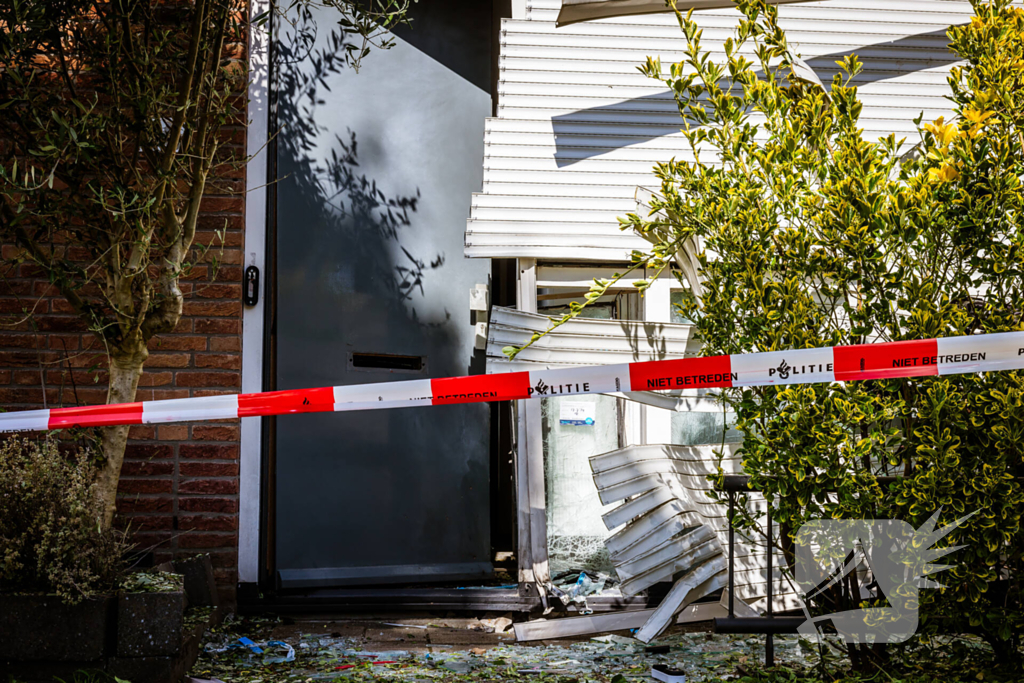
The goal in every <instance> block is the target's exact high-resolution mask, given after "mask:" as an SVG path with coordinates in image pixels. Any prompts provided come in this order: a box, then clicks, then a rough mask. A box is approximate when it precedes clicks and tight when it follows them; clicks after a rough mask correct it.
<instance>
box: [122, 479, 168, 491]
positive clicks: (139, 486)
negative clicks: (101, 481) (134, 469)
mask: <svg viewBox="0 0 1024 683" xmlns="http://www.w3.org/2000/svg"><path fill="white" fill-rule="evenodd" d="M117 491H118V493H170V492H171V480H170V479H125V478H123V477H122V478H121V481H120V482H119V483H118V486H117Z"/></svg>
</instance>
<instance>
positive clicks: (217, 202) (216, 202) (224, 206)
mask: <svg viewBox="0 0 1024 683" xmlns="http://www.w3.org/2000/svg"><path fill="white" fill-rule="evenodd" d="M244 208H245V200H244V199H243V198H242V197H203V201H202V202H201V203H200V204H199V211H201V212H202V213H213V212H215V211H219V212H225V213H226V212H230V211H236V212H240V211H242V210H243V209H244Z"/></svg>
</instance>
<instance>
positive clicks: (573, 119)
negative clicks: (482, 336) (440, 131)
mask: <svg viewBox="0 0 1024 683" xmlns="http://www.w3.org/2000/svg"><path fill="white" fill-rule="evenodd" d="M559 7H560V2H559V0H529V2H528V7H527V19H526V20H505V21H504V22H503V23H502V33H501V55H500V62H501V73H500V79H499V84H498V112H497V117H495V118H492V119H490V120H488V122H487V127H486V133H485V135H486V138H485V158H484V161H483V164H484V183H483V187H482V191H481V192H480V193H478V194H476V195H474V197H473V204H472V214H471V218H470V220H469V221H468V223H467V227H466V253H467V255H469V256H494V257H502V256H504V257H533V258H541V259H559V260H579V261H622V260H623V259H624V258H626V254H627V253H628V252H629V251H630V250H632V249H638V248H639V249H642V248H644V246H645V245H646V243H645V242H644V241H643V240H641V239H640V238H638V237H636V236H635V235H633V234H631V233H629V232H623V231H622V230H620V229H619V223H618V220H617V218H618V217H620V216H624V215H625V214H627V213H630V212H632V211H635V210H636V201H635V195H636V188H637V187H638V186H643V187H650V188H657V187H658V185H659V183H658V181H657V178H656V177H655V176H654V174H653V167H654V165H655V164H656V163H658V162H664V161H668V160H669V159H672V158H676V159H679V160H693V158H694V155H693V152H692V150H690V148H689V145H688V144H687V143H686V140H685V139H684V138H683V136H682V134H681V133H680V131H679V128H680V125H681V120H680V117H679V112H678V109H677V107H676V103H675V101H674V100H673V99H672V97H671V95H670V93H669V92H668V90H667V89H666V88H664V87H662V86H660V85H659V84H658V83H657V82H656V81H653V80H651V79H647V78H645V77H644V76H643V75H642V74H640V73H639V72H638V71H637V68H636V67H637V66H638V65H639V64H641V63H642V62H643V61H644V60H645V59H646V57H647V56H658V57H660V58H661V60H662V63H663V64H664V65H668V64H670V63H672V62H675V61H679V60H680V59H682V58H683V54H682V53H681V52H680V50H681V49H682V48H683V47H684V44H685V41H684V38H683V36H682V34H681V32H680V30H679V27H678V25H677V23H676V20H675V17H674V16H672V15H670V14H648V15H642V16H636V17H621V18H612V19H601V20H597V21H589V22H582V23H579V24H574V25H571V26H567V27H563V28H556V27H555V25H554V20H555V17H556V16H557V14H558V9H559ZM779 14H780V17H781V23H782V25H783V27H784V28H785V29H786V30H787V33H788V36H789V39H790V42H791V44H792V45H793V46H794V50H795V51H796V52H797V53H798V54H800V55H801V56H802V57H803V59H804V60H805V61H806V62H807V63H808V64H810V65H811V67H812V68H814V70H815V72H816V73H817V74H818V76H819V77H820V78H821V79H822V80H823V81H824V82H826V83H828V82H829V81H830V80H831V77H832V75H833V74H834V73H835V72H836V70H837V67H836V65H835V60H837V59H839V58H841V57H842V55H845V54H849V53H851V52H855V53H856V54H857V55H858V56H859V57H860V58H861V60H862V61H863V62H864V63H865V69H864V71H863V73H861V74H860V75H859V76H858V77H857V79H856V81H855V82H856V85H858V87H859V88H860V95H861V99H862V101H863V103H864V111H863V114H862V116H861V127H862V128H863V130H864V135H865V136H866V137H868V138H872V139H874V138H879V137H884V136H887V135H890V134H895V135H896V137H897V138H903V139H904V140H905V144H906V145H909V144H913V143H914V142H916V141H917V140H918V134H917V130H916V128H915V126H914V124H913V119H914V118H915V117H916V116H918V115H920V114H922V113H923V115H924V117H925V120H931V119H935V118H938V117H939V116H948V115H949V113H950V107H949V101H948V100H947V99H946V95H947V93H948V86H947V84H946V80H947V78H948V76H949V72H950V69H951V67H952V66H954V64H955V62H954V61H953V56H952V55H951V54H950V53H949V52H948V51H947V49H946V43H947V39H946V37H945V31H946V30H947V28H948V27H949V26H950V25H952V24H959V23H966V22H968V21H970V17H971V14H972V12H971V6H970V4H969V3H968V2H963V1H959V0H908V1H903V2H900V3H892V2H891V1H889V0H827V1H825V2H809V3H803V4H795V5H782V6H780V7H779ZM694 17H695V18H697V20H698V22H699V23H700V25H701V27H702V28H703V31H704V32H703V41H704V44H705V46H706V47H708V48H710V49H712V50H714V51H716V53H718V54H717V59H718V60H720V61H721V60H724V52H722V44H723V41H724V40H725V39H726V38H727V37H730V36H732V35H733V32H734V30H735V27H736V24H737V22H738V19H739V17H740V15H739V12H737V11H736V10H731V9H726V10H705V11H701V12H695V13H694ZM750 56H751V57H752V56H753V55H752V53H751V55H750Z"/></svg>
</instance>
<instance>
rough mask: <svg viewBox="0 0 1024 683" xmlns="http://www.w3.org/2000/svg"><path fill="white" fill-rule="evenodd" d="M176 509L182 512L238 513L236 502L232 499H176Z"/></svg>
mask: <svg viewBox="0 0 1024 683" xmlns="http://www.w3.org/2000/svg"><path fill="white" fill-rule="evenodd" d="M178 509H179V510H181V511H183V512H219V513H224V514H231V513H236V512H238V501H237V500H235V499H233V498H214V497H209V498H178Z"/></svg>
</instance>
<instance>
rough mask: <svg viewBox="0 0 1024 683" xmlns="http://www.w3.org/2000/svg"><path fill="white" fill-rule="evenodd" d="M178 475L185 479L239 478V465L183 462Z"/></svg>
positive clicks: (179, 465) (231, 463)
mask: <svg viewBox="0 0 1024 683" xmlns="http://www.w3.org/2000/svg"><path fill="white" fill-rule="evenodd" d="M178 473H179V474H181V476H183V477H237V476H238V464H237V463H233V462H182V463H179V464H178Z"/></svg>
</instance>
